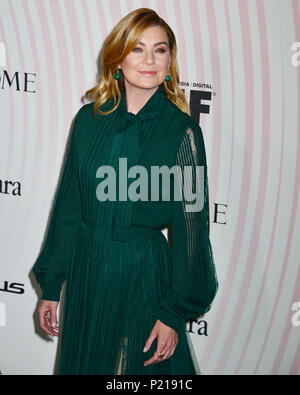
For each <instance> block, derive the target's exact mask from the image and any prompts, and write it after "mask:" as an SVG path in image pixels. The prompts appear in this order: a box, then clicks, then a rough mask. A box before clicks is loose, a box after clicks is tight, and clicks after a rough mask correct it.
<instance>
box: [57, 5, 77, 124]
mask: <svg viewBox="0 0 300 395" xmlns="http://www.w3.org/2000/svg"><path fill="white" fill-rule="evenodd" d="M64 4H65V8H66V13H67V18H68V22H69V23H68V25H69V26H68V27H69V30H70V35H71V38H72V50H73V51H72V53H73V54H74V63H75V64H74V66H75V75H76V77H77V78H76V81H77V85H76V88H77V89H76V90H75V93H76V94H77V95H81V94H82V92H83V91H84V88H85V87H84V78H81V76H83V75H84V65H83V56H84V55H83V54H84V53H85V52H84V49H83V47H82V44H81V39H80V35H81V34H80V33H81V31H82V30H83V29H84V26H83V25H81V28H80V27H79V24H78V19H77V14H76V12H75V6H74V2H73V4H72V3H71V2H70V1H66V2H64ZM52 6H53V10H54V8H55V5H53V2H52ZM61 28H63V25H62V26H61ZM66 45H67V44H66V43H65V46H66ZM61 50H62V51H63V50H65V51H66V48H65V49H64V48H63V47H62V48H61ZM62 59H63V57H62ZM69 70H70V64H69V62H68V63H67V67H66V72H69ZM68 74H69V73H68ZM68 83H69V84H71V83H72V81H71V79H70V78H69V81H68ZM70 88H71V85H70ZM63 91H65V87H64V86H63ZM66 92H68V91H66ZM70 92H71V90H70ZM78 99H79V97H78ZM78 110H79V108H78V109H76V112H77V111H78ZM73 115H75V114H73V110H72V108H71V106H69V107H68V112H67V114H66V121H67V124H66V125H65V127H67V128H69V127H70V119H71V118H72V116H73Z"/></svg>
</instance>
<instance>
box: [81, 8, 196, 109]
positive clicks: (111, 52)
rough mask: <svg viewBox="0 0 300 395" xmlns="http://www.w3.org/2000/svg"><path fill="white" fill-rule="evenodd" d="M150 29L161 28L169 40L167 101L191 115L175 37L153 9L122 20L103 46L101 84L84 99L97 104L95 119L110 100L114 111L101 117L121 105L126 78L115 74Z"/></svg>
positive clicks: (139, 11)
mask: <svg viewBox="0 0 300 395" xmlns="http://www.w3.org/2000/svg"><path fill="white" fill-rule="evenodd" d="M151 26H161V27H162V28H163V29H165V31H166V34H167V36H168V42H169V48H170V52H171V64H170V69H169V72H168V74H169V75H170V77H171V79H170V80H169V81H164V82H163V87H164V92H165V95H166V97H167V98H168V99H169V100H170V101H171V102H172V103H174V104H175V105H176V106H177V107H178V108H179V109H180V110H181V111H183V112H185V113H187V114H189V115H191V114H190V108H189V105H188V103H187V100H186V98H185V95H184V93H183V92H182V90H181V88H180V86H179V84H178V83H179V73H178V66H177V58H176V56H177V44H176V39H175V35H174V33H173V31H172V29H171V28H170V26H169V25H168V24H167V23H166V22H165V21H164V20H163V19H162V18H160V16H159V15H158V14H157V13H156V12H155V11H154V10H152V9H150V8H138V9H136V10H134V11H132V12H130V13H129V14H128V15H126V16H125V17H123V18H122V19H121V20H120V21H119V22H118V23H117V25H116V26H115V27H114V29H113V30H112V31H111V33H110V34H109V36H108V37H107V38H106V40H105V41H104V44H103V48H102V50H101V54H100V66H99V68H100V72H99V76H100V78H99V82H98V83H97V85H96V86H94V87H93V88H92V89H89V90H87V91H86V92H85V95H84V97H85V98H87V99H88V100H92V101H93V102H95V103H94V116H95V117H96V113H97V110H98V108H99V107H100V106H102V104H104V103H105V102H106V101H107V100H108V99H113V100H114V103H115V105H114V107H113V108H112V109H111V110H109V111H106V112H105V111H101V110H100V109H99V111H98V112H99V113H100V114H102V115H108V114H110V113H111V112H113V111H115V110H116V109H117V107H118V106H119V104H120V101H121V91H123V90H124V89H125V83H124V77H123V75H122V73H120V75H121V78H120V79H119V80H116V79H115V78H114V74H115V72H116V71H117V67H118V64H120V63H122V61H123V60H124V59H125V57H126V56H127V55H128V54H129V53H130V52H131V51H132V50H133V49H134V48H135V47H136V45H137V44H138V42H139V40H140V37H141V35H142V33H143V32H144V30H145V29H147V28H148V27H151Z"/></svg>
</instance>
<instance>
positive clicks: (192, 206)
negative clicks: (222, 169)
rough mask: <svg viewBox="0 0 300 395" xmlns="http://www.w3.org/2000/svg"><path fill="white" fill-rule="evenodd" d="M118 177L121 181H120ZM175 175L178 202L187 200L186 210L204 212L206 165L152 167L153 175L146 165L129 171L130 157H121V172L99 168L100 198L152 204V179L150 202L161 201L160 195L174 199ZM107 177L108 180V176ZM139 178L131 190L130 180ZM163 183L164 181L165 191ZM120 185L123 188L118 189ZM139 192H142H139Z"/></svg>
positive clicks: (163, 197) (175, 191) (165, 199)
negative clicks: (172, 191) (149, 188)
mask: <svg viewBox="0 0 300 395" xmlns="http://www.w3.org/2000/svg"><path fill="white" fill-rule="evenodd" d="M117 174H118V179H117ZM171 174H173V175H174V178H173V180H174V200H176V201H179V200H184V203H185V211H189V212H191V211H192V212H196V211H201V210H202V209H203V206H204V166H183V171H182V168H181V166H178V165H174V166H172V167H171V168H169V167H168V166H165V165H164V166H151V171H150V174H148V171H147V169H146V168H145V167H144V166H141V165H136V166H131V167H130V168H129V170H128V169H127V158H119V169H118V172H116V170H115V168H114V167H113V166H109V165H103V166H100V167H99V168H98V169H97V172H96V178H102V179H103V180H102V181H101V182H100V183H99V184H98V185H97V188H96V196H97V199H98V200H99V201H101V202H103V201H106V200H111V201H116V200H117V190H118V191H119V193H118V200H119V201H126V200H127V199H129V200H131V201H134V202H136V201H138V200H142V201H148V200H149V194H148V185H149V177H150V185H151V198H150V201H158V200H159V192H161V193H162V200H163V201H170V200H171V191H170V186H171V183H170V177H171ZM106 175H107V177H105V176H106ZM129 178H130V179H131V178H135V180H134V181H132V182H131V183H130V185H129V187H128V179H129ZM160 180H162V183H161V188H159V186H160ZM117 183H118V186H119V188H117ZM138 190H139V191H138Z"/></svg>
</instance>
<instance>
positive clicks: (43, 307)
mask: <svg viewBox="0 0 300 395" xmlns="http://www.w3.org/2000/svg"><path fill="white" fill-rule="evenodd" d="M58 303H59V302H54V301H50V300H40V303H39V307H38V309H37V311H38V314H39V318H40V327H41V328H42V329H43V330H44V331H45V332H46V333H48V334H49V335H51V336H58V335H59V326H58V322H57V315H56V311H57V306H58Z"/></svg>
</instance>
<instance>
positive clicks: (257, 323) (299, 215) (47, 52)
mask: <svg viewBox="0 0 300 395" xmlns="http://www.w3.org/2000/svg"><path fill="white" fill-rule="evenodd" d="M140 7H147V8H152V9H154V10H155V11H156V12H157V13H158V14H159V15H160V16H161V17H162V18H163V19H165V20H166V21H167V23H168V24H169V25H170V27H171V28H172V29H173V31H174V33H175V35H176V38H177V43H178V47H179V52H178V59H177V60H178V66H179V71H180V85H181V87H182V89H183V90H184V92H185V94H186V97H187V99H188V100H189V103H190V104H191V108H192V116H193V118H194V119H195V120H196V121H197V122H198V123H199V125H200V126H201V128H202V131H203V134H204V139H205V145H206V151H207V160H208V167H209V188H210V219H211V243H212V247H213V252H214V258H215V264H216V271H217V275H218V281H219V290H218V293H217V296H216V298H215V300H214V302H213V306H212V308H211V310H210V311H209V312H208V313H207V314H206V315H204V316H203V317H201V319H198V320H195V321H189V322H187V326H186V333H187V336H188V339H189V341H190V344H191V345H192V347H193V349H194V352H195V357H196V359H197V362H198V364H199V367H200V370H201V373H202V374H206V375H209V374H212V375H213V374H221V375H229V374H232V375H239V374H248V375H259V374H264V375H281V374H288V375H298V374H299V373H300V258H299V257H300V242H299V234H300V199H299V196H300V195H299V186H300V116H299V109H300V103H299V101H300V100H299V99H300V1H299V0H159V1H158V0H148V1H147V0H145V1H137V0H136V1H134V0H51V1H50V0H0V15H1V20H0V87H1V89H0V105H1V117H0V213H1V214H0V215H1V217H0V218H1V219H0V232H1V237H0V251H1V271H0V373H1V374H3V375H13V374H24V375H29V374H36V375H38V374H49V375H52V374H55V372H56V366H57V357H58V352H59V340H58V339H57V338H50V337H48V335H46V334H43V333H42V331H41V329H40V328H39V323H38V319H37V313H36V308H37V304H38V298H39V296H40V290H39V287H38V285H37V284H36V282H35V280H34V277H33V275H32V273H31V269H32V266H33V264H34V262H35V260H36V258H37V256H38V253H39V251H40V248H41V245H42V242H43V237H44V232H45V229H46V226H47V221H48V216H49V212H50V209H51V204H52V201H53V197H54V193H55V190H56V186H57V181H58V177H59V172H60V168H61V165H62V160H63V156H64V152H65V147H66V142H67V138H68V135H69V132H70V128H71V124H72V121H73V118H74V115H75V114H76V112H77V111H78V110H79V108H80V107H81V106H82V105H83V104H85V103H86V102H83V101H82V97H83V95H84V93H85V91H86V90H87V89H89V88H91V87H92V86H94V85H95V83H96V78H97V72H98V70H97V61H98V57H99V53H100V50H101V47H102V43H103V41H104V39H105V38H106V36H107V35H108V33H109V32H110V31H111V30H112V28H113V27H114V26H115V24H116V23H117V22H118V21H119V20H120V19H121V18H122V17H123V16H125V15H126V14H128V13H129V12H131V11H133V10H134V9H136V8H140ZM164 234H165V236H166V237H167V236H168V235H167V233H165V231H164ZM59 312H60V316H61V313H62V306H60V311H59ZM111 325H113V322H112V323H111Z"/></svg>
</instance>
